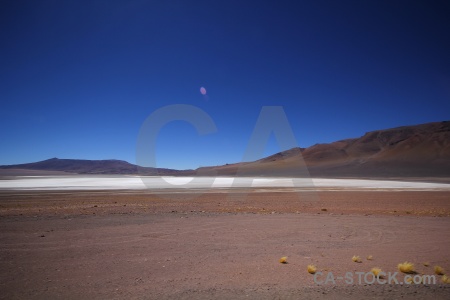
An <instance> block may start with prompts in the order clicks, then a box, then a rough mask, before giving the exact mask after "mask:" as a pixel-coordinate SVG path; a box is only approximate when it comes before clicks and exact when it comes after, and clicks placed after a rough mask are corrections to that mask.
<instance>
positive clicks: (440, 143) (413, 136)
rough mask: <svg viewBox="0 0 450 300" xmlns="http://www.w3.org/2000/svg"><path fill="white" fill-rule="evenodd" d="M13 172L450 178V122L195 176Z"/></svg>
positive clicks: (125, 167) (76, 163) (91, 165)
mask: <svg viewBox="0 0 450 300" xmlns="http://www.w3.org/2000/svg"><path fill="white" fill-rule="evenodd" d="M11 169H20V170H34V171H37V170H41V171H52V172H66V173H68V174H73V173H75V174H142V175H173V176H181V175H203V176H295V177H304V176H310V175H311V176H317V177H327V176H332V177H348V176H352V177H361V176H362V177H387V176H403V177H414V176H417V177H420V176H437V177H450V121H442V122H432V123H425V124H419V125H412V126H401V127H395V128H390V129H382V130H375V131H370V132H366V133H365V134H364V135H363V136H361V137H358V138H348V139H343V140H338V141H335V142H331V143H322V144H315V145H313V146H310V147H307V148H299V147H296V148H292V149H289V150H286V151H281V152H278V153H275V154H273V155H270V156H267V157H264V158H261V159H259V160H256V161H253V162H241V163H234V164H226V165H221V166H208V167H201V168H198V169H196V170H175V169H167V168H149V167H140V166H137V165H134V164H131V163H128V162H126V161H123V160H117V159H108V160H85V159H58V158H51V159H47V160H44V161H39V162H34V163H26V164H17V165H4V166H0V171H2V170H11Z"/></svg>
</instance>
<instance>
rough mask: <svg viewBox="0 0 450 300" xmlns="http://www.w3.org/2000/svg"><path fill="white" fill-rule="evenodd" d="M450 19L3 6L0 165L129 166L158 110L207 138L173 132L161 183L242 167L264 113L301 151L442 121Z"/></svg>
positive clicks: (223, 5)
mask: <svg viewBox="0 0 450 300" xmlns="http://www.w3.org/2000/svg"><path fill="white" fill-rule="evenodd" d="M449 15H450V4H449V2H448V1H395V0H394V1H391V0H390V1H242V0H240V1H233V0H231V1H187V0H186V1H173V0H168V1H107V0H104V1H94V0H93V1H81V0H77V1H70V0H64V1H59V0H55V1H45V0H43V1H32V0H30V1H18V0H8V1H1V3H0V24H1V25H0V26H1V27H0V43H1V45H0V101H1V108H0V145H1V146H0V164H15V163H25V162H32V161H39V160H44V159H48V158H51V157H58V158H81V159H110V158H114V159H123V160H127V161H129V162H132V163H134V162H135V151H136V149H135V148H136V139H137V135H138V132H139V129H140V126H141V125H142V123H143V121H144V120H145V119H146V118H147V117H148V116H149V115H150V114H151V113H152V112H154V111H155V110H156V109H158V108H161V107H163V106H166V105H171V104H190V105H195V106H198V107H199V108H201V109H203V110H204V111H205V112H207V113H208V114H209V115H210V116H211V117H212V118H213V120H214V121H215V123H216V126H217V128H218V131H217V133H215V134H212V135H207V136H197V133H196V132H195V130H194V128H193V127H191V126H190V125H189V124H188V123H185V122H181V121H177V122H173V123H170V124H169V125H168V126H167V127H165V128H164V129H163V131H162V132H161V134H160V136H159V138H158V147H157V161H158V166H159V167H169V168H196V167H198V166H204V165H216V164H224V163H231V162H238V161H241V159H242V157H243V154H244V151H245V148H246V146H247V143H248V140H249V137H250V135H251V133H252V131H253V129H254V126H255V123H256V120H257V117H258V115H259V112H260V110H261V107H262V106H266V105H277V106H283V107H284V109H285V111H286V114H287V117H288V119H289V122H290V124H291V126H292V130H293V131H294V133H295V136H296V138H297V142H298V144H299V146H302V147H306V146H311V145H313V144H315V143H325V142H331V141H335V140H339V139H344V138H350V137H358V136H360V135H363V134H364V133H365V132H367V131H372V130H376V129H384V128H391V127H397V126H402V125H412V124H418V123H426V122H433V121H442V120H449V119H450V118H449V112H450V55H449V53H450V34H449V33H450V19H449V17H448V16H449ZM202 86H204V87H205V88H206V90H207V92H208V98H207V99H206V98H205V97H203V96H202V94H201V93H200V87H202ZM278 150H279V149H278V148H277V146H276V143H275V139H273V138H272V139H271V140H270V141H269V144H268V147H267V150H266V154H272V153H274V152H278Z"/></svg>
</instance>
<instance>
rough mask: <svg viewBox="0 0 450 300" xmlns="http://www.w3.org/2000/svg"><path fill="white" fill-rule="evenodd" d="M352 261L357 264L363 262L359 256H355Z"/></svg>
mask: <svg viewBox="0 0 450 300" xmlns="http://www.w3.org/2000/svg"><path fill="white" fill-rule="evenodd" d="M352 260H353V261H354V262H356V263H360V262H362V261H361V257H359V256H357V255H353V257H352Z"/></svg>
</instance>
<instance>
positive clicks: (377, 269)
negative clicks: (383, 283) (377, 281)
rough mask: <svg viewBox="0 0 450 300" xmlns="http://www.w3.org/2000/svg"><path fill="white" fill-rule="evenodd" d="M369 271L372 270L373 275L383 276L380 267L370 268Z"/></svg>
mask: <svg viewBox="0 0 450 300" xmlns="http://www.w3.org/2000/svg"><path fill="white" fill-rule="evenodd" d="M370 272H372V274H373V275H375V277H378V278H383V275H382V274H381V269H380V268H372V270H370Z"/></svg>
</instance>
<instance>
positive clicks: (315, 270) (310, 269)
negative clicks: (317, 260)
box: [308, 265, 317, 274]
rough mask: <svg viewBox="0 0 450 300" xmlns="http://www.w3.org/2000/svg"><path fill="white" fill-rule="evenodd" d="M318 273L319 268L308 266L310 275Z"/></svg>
mask: <svg viewBox="0 0 450 300" xmlns="http://www.w3.org/2000/svg"><path fill="white" fill-rule="evenodd" d="M316 272H317V268H316V266H315V265H308V273H309V274H315V273H316Z"/></svg>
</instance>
